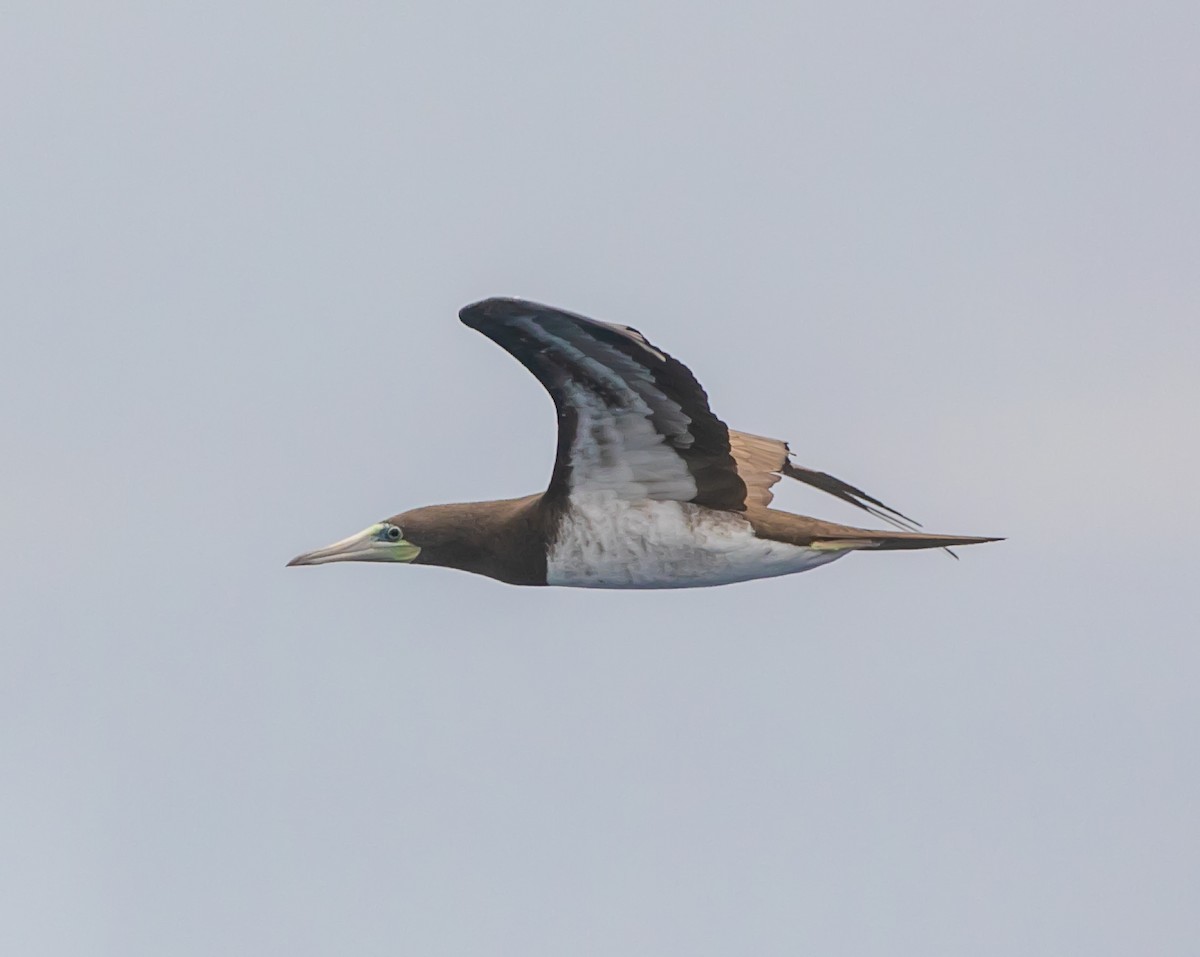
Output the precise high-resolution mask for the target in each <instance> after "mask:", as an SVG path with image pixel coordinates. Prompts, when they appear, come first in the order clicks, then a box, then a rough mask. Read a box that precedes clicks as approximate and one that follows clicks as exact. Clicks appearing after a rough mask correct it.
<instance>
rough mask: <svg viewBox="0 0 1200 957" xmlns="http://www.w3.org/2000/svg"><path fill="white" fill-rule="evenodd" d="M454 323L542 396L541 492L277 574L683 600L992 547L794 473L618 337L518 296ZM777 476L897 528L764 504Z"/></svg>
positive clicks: (391, 532)
mask: <svg viewBox="0 0 1200 957" xmlns="http://www.w3.org/2000/svg"><path fill="white" fill-rule="evenodd" d="M459 318H460V319H461V320H462V322H463V323H464V324H466V325H467V326H469V327H470V328H472V329H476V330H478V331H479V332H482V333H483V334H484V335H485V336H487V337H488V338H489V339H491V340H492V341H493V342H495V343H497V344H498V345H499V346H500V347H501V348H503V349H506V350H507V351H508V352H510V353H511V354H512V355H513V356H514V357H516V359H517V360H518V361H519V362H520V363H521V364H522V365H524V366H525V367H526V368H527V369H528V370H529V371H530V372H532V373H533V374H534V375H535V376H536V377H537V379H538V381H540V382H541V383H542V385H543V386H544V387H545V388H546V390H547V391H548V392H549V393H550V396H551V397H552V398H553V400H554V405H555V407H556V409H557V411H558V453H557V457H556V459H555V462H554V469H553V472H552V474H551V477H550V485H549V487H548V488H547V489H546V491H544V492H541V493H539V494H536V495H528V496H525V497H524V498H516V499H505V500H502V501H494V502H469V503H461V504H454V505H430V506H426V507H424V508H417V509H413V510H412V511H408V512H402V513H401V514H399V515H394V516H393V517H391V518H389V519H385V520H384V521H382V522H378V523H377V524H375V525H372V526H371V527H370V528H367V529H364V530H363V531H361V532H359V533H358V534H357V535H352V536H350V537H349V538H346V539H343V540H342V541H340V542H335V543H334V544H333V545H329V546H328V547H326V548H320V549H317V550H316V551H312V552H308V553H306V554H304V555H299V556H297V557H296V558H293V559H292V560H291V561H290V562H289V563H288V564H289V565H322V564H325V563H327V562H344V561H359V562H401V563H408V564H414V565H442V566H446V567H450V568H458V569H461V570H463V571H468V572H474V573H476V574H479V575H486V576H488V577H489V578H495V579H499V580H500V581H503V582H508V583H510V584H513V585H573V586H577V587H582V588H693V587H700V586H705V585H724V584H729V583H731V582H740V581H747V580H749V579H753V578H769V577H773V576H776V575H790V574H792V573H794V572H803V571H808V570H809V569H810V568H816V567H817V566H819V565H825V564H828V563H829V562H832V561H835V560H836V559H838V558H841V557H842V556H843V555H847V554H849V553H850V552H853V551H890V550H894V549H911V548H947V547H948V546H952V545H974V544H976V543H979V542H993V541H998V540H999V539H995V538H980V537H976V536H967V535H930V534H926V533H923V532H918V531H916V530H915V529H914V527H913V526H914V524H915V523H913V522H912V521H911V520H910V519H908V518H907V517H906V516H904V515H903V514H901V513H900V512H897V511H896V510H895V509H892V508H889V507H888V506H887V505H884V504H883V503H882V502H881V501H880V500H879V499H877V498H874V497H872V496H870V495H868V494H867V493H866V492H863V491H862V490H861V489H858V488H855V487H854V486H853V485H850V484H848V483H846V482H843V481H841V480H840V479H837V478H834V477H833V476H832V475H829V474H827V473H825V472H819V471H816V470H814V469H808V468H804V467H803V466H800V465H796V464H794V463H793V462H792V461H791V459H790V457H789V455H790V453H789V450H788V446H787V443H785V442H782V441H780V440H778V439H769V438H765V437H763V436H759V435H751V434H749V433H747V432H735V431H734V430H733V429H730V428H729V427H728V426H726V425H725V423H724V422H722V421H721V420H720V419H718V418H717V417H716V416H715V415H714V414H713V412H712V410H711V409H710V408H709V406H708V396H707V395H706V394H705V392H704V390H703V389H702V388H701V387H700V384H699V383H698V382H697V381H696V379H695V377H694V376H693V375H692V373H691V372H690V371H689V370H688V368H687V367H686V366H684V365H683V363H681V362H679V361H678V360H677V359H673V358H672V357H671V356H669V355H667V353H665V352H663V351H662V350H661V349H659V348H657V347H656V346H654V345H652V344H651V343H650V342H649V341H647V339H646V337H645V336H643V335H642V334H641V333H640V332H638V331H637V330H636V329H633V328H630V327H629V326H621V325H615V324H612V323H607V322H598V321H596V320H594V319H588V318H585V317H584V316H580V315H576V314H574V313H571V312H565V311H563V310H561V309H554V308H552V307H550V306H544V305H541V304H539V303H535V302H526V301H524V300H520V299H485V300H483V301H482V302H477V303H474V304H472V305H469V306H466V307H465V308H464V309H463V310H462V311H461V312H460V313H459ZM782 476H788V477H789V478H793V479H797V480H799V481H801V482H804V483H806V484H808V485H811V486H813V487H815V488H818V489H821V490H822V491H825V492H828V493H830V494H831V495H833V496H835V497H837V498H839V499H841V500H842V501H844V502H849V503H850V504H852V505H856V506H858V507H859V508H861V509H863V510H864V511H866V512H868V513H870V514H871V515H873V516H875V517H876V518H879V519H882V520H885V521H888V522H889V523H891V524H893V525H895V526H896V527H897V528H901V529H902V530H901V531H875V530H870V529H863V528H853V527H850V526H847V525H836V524H834V523H832V522H825V521H821V520H819V519H816V518H809V517H807V516H804V515H794V514H792V513H790V512H784V511H780V510H778V509H773V508H770V507H769V506H770V503H771V497H772V493H771V487H772V486H773V485H774V484H775V483H776V482H778V481H779V480H780V478H781V477H782Z"/></svg>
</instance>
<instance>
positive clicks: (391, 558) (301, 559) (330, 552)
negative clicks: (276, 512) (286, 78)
mask: <svg viewBox="0 0 1200 957" xmlns="http://www.w3.org/2000/svg"><path fill="white" fill-rule="evenodd" d="M383 528H384V526H383V525H372V526H371V527H370V528H367V529H364V530H363V531H361V532H359V533H358V534H357V535H351V536H350V537H349V538H343V539H342V540H341V541H340V542H334V543H333V544H332V545H326V546H325V547H324V548H318V549H317V550H316V551H314V552H305V553H304V554H303V555H297V556H296V557H295V558H293V559H292V560H291V561H290V562H288V566H289V567H290V566H292V565H324V564H326V563H328V562H411V561H412V560H413V559H414V558H416V557H417V554H418V553H419V552H420V551H421V549H420V548H418V547H417V546H416V545H414V544H412V542H406V541H404V540H403V539H401V540H400V541H398V542H391V541H386V540H383V541H381V540H380V538H379V533H380V531H381V530H382V529H383Z"/></svg>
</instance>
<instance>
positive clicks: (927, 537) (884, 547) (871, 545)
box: [809, 530, 1004, 557]
mask: <svg viewBox="0 0 1200 957" xmlns="http://www.w3.org/2000/svg"><path fill="white" fill-rule="evenodd" d="M1002 541H1004V539H1003V538H983V537H980V536H977V535H931V534H928V533H926V532H873V531H866V530H864V531H862V532H853V533H850V534H845V533H842V532H837V533H835V534H833V535H830V536H829V537H828V538H826V537H819V538H814V540H813V542H812V544H811V545H810V546H809V548H815V549H816V550H817V551H827V552H841V551H852V550H853V551H857V550H868V549H869V550H874V551H880V552H889V551H897V550H899V549H911V548H950V547H951V546H957V545H981V544H983V543H984V542H1002ZM951 554H953V552H952V553H951ZM956 557H957V556H956Z"/></svg>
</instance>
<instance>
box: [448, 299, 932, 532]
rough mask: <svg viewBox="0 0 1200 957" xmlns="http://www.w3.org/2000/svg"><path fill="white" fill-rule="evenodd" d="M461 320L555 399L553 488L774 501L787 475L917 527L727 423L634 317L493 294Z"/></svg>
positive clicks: (784, 449) (732, 504)
mask: <svg viewBox="0 0 1200 957" xmlns="http://www.w3.org/2000/svg"><path fill="white" fill-rule="evenodd" d="M459 318H460V319H461V320H462V321H463V323H465V324H466V325H467V326H469V327H470V328H472V329H477V330H478V331H479V332H482V333H483V334H484V335H485V336H487V337H488V338H489V339H491V340H492V341H493V342H496V343H497V344H498V345H500V346H501V347H502V348H504V349H506V350H507V351H508V352H510V353H512V354H513V355H514V356H515V357H516V358H517V360H518V361H520V362H521V364H522V365H524V366H525V367H526V368H527V369H528V370H529V371H530V372H532V373H533V374H534V375H535V376H536V377H537V379H538V381H539V382H541V383H542V385H543V386H545V388H546V390H547V391H548V392H549V393H550V395H551V397H552V398H553V399H554V404H555V407H556V408H557V409H558V454H557V457H556V459H555V462H554V472H553V474H552V476H551V479H550V487H549V488H548V489H547V495H550V496H554V495H569V494H571V493H572V492H585V491H611V492H614V493H615V494H616V495H617V496H618V497H619V498H623V499H627V500H631V501H638V500H643V499H657V500H660V501H678V502H695V503H696V504H698V505H705V506H707V507H709V508H716V509H724V510H729V511H744V510H745V509H746V507H747V505H748V504H749V505H758V506H763V507H766V506H767V505H768V504H769V503H770V501H771V498H772V493H771V487H772V486H773V485H774V484H775V483H776V482H778V481H779V479H780V477H781V476H783V475H786V476H788V477H789V478H794V479H797V480H798V481H801V482H804V483H805V484H807V485H811V486H813V487H814V488H818V489H820V490H821V491H823V492H827V493H829V494H830V495H833V496H834V497H835V498H839V499H841V500H842V501H844V502H848V503H849V504H851V505H855V506H857V507H858V508H861V509H863V510H864V511H867V512H869V513H871V514H872V515H874V516H876V517H877V518H880V519H882V520H884V521H887V522H889V523H890V524H892V525H896V526H898V527H900V528H909V529H911V528H912V527H913V526H914V525H916V523H915V522H913V521H912V520H911V519H909V518H907V517H906V516H905V515H903V514H901V513H900V512H897V511H896V510H895V509H892V508H889V507H888V506H887V505H884V504H883V502H881V501H879V499H877V498H874V497H873V496H871V495H868V494H867V493H866V492H864V491H862V490H861V489H858V488H855V487H854V486H853V485H850V484H849V483H847V482H843V481H842V480H841V479H838V478H835V477H834V476H832V475H829V474H828V473H826V472H818V471H816V470H815V469H808V468H804V467H803V466H799V465H796V464H794V463H793V462H791V461H790V460H789V458H788V456H789V452H788V446H787V443H786V442H782V441H780V440H779V439H770V438H766V437H765V436H761V435H751V434H750V433H748V432H736V431H734V430H733V429H730V428H728V427H727V426H726V425H725V423H724V422H722V421H721V420H720V419H718V418H717V417H716V416H715V415H714V414H713V412H712V410H711V409H710V408H709V407H708V395H707V394H706V393H705V392H704V389H703V388H701V386H700V383H699V382H697V381H696V378H695V376H693V375H692V373H691V371H690V370H689V369H688V368H687V366H685V365H684V364H683V363H682V362H680V361H678V360H677V359H673V358H672V357H671V356H669V355H667V354H666V353H665V352H663V351H662V350H660V349H658V348H656V347H655V346H653V345H651V344H650V343H649V342H648V341H647V340H646V337H645V336H643V335H642V334H641V333H640V332H638V331H637V330H636V329H632V328H630V327H629V326H621V325H616V324H614V323H608V322H598V321H596V320H595V319H588V318H585V317H584V316H579V315H576V314H574V313H571V312H564V311H563V310H561V309H554V308H552V307H550V306H543V305H541V304H539V303H536V302H526V301H524V300H521V299H485V300H483V301H482V302H477V303H474V304H473V305H470V306H467V307H465V308H464V309H463V310H462V311H461V312H460V313H459Z"/></svg>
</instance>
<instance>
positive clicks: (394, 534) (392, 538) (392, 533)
mask: <svg viewBox="0 0 1200 957" xmlns="http://www.w3.org/2000/svg"><path fill="white" fill-rule="evenodd" d="M387 537H388V541H389V542H398V541H400V529H398V528H397V527H396V526H395V525H393V526H391V528H389V529H388V530H387Z"/></svg>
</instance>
